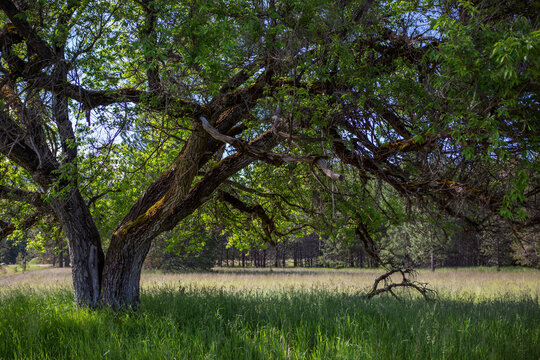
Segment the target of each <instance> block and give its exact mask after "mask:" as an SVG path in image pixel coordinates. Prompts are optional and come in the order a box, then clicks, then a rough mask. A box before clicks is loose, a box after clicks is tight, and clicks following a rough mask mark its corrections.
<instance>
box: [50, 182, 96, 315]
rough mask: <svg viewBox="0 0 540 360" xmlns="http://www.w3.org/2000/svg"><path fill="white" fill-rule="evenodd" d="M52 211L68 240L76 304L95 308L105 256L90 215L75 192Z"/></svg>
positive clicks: (54, 204) (56, 203) (55, 203)
mask: <svg viewBox="0 0 540 360" xmlns="http://www.w3.org/2000/svg"><path fill="white" fill-rule="evenodd" d="M52 207H53V209H54V212H55V214H56V216H57V218H58V220H59V221H60V223H61V225H62V229H63V230H64V233H65V234H66V236H67V238H68V246H69V256H70V263H71V267H72V276H73V287H74V290H75V302H76V303H77V304H78V305H86V306H95V305H96V304H97V301H98V298H99V293H100V289H101V274H102V270H103V264H104V254H103V250H102V248H101V241H100V236H99V232H98V230H97V228H96V225H95V224H94V222H93V220H92V216H91V214H90V211H89V210H88V207H87V206H86V203H85V202H84V200H83V198H82V197H81V194H80V193H79V191H78V190H73V191H72V192H71V194H70V195H69V196H68V198H67V199H65V200H61V199H56V200H53V202H52ZM60 263H62V259H60Z"/></svg>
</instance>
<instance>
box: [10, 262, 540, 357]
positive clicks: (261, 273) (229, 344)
mask: <svg viewBox="0 0 540 360" xmlns="http://www.w3.org/2000/svg"><path fill="white" fill-rule="evenodd" d="M377 274H379V272H378V271H376V270H324V269H314V270H305V269H274V270H273V271H269V270H258V269H249V270H245V271H242V270H239V269H232V270H231V269H218V270H217V271H216V272H213V273H188V274H159V273H147V274H144V275H143V294H142V297H141V309H140V310H139V311H138V312H136V313H133V312H123V313H115V312H112V311H110V310H89V309H80V308H76V307H74V306H73V297H72V294H71V288H70V281H71V275H70V272H69V269H49V270H43V271H35V272H27V273H24V274H21V273H16V274H9V275H3V276H2V275H1V274H0V359H289V358H290V359H540V303H539V297H540V272H539V271H537V270H531V269H505V270H503V271H500V272H495V271H493V270H492V269H482V268H479V269H478V268H476V269H441V270H438V271H436V272H435V273H431V272H429V271H420V272H419V274H418V280H420V281H427V282H430V283H431V284H432V286H433V288H435V289H436V290H437V291H438V296H437V298H436V299H435V300H434V301H425V300H423V299H421V298H419V297H418V296H415V295H414V294H405V293H404V294H402V295H403V299H402V300H401V301H398V300H396V299H394V298H392V297H388V296H383V297H379V298H375V299H372V300H366V299H365V298H364V297H363V296H362V294H363V292H364V290H365V289H366V288H367V287H368V286H369V285H370V284H371V282H372V281H373V279H374V277H375V276H377Z"/></svg>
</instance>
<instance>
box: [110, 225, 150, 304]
mask: <svg viewBox="0 0 540 360" xmlns="http://www.w3.org/2000/svg"><path fill="white" fill-rule="evenodd" d="M119 236H121V235H116V234H115V235H113V237H112V239H111V245H110V246H109V249H108V250H107V257H106V261H105V267H104V269H103V282H102V291H101V298H100V303H101V304H102V305H107V306H111V307H112V308H114V309H120V308H132V309H137V308H138V306H139V294H140V279H141V270H142V265H143V263H144V259H145V258H146V255H147V254H148V251H149V250H150V245H151V244H152V241H151V240H152V239H149V238H145V237H136V236H131V237H125V238H122V239H121V240H119Z"/></svg>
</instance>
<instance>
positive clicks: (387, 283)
mask: <svg viewBox="0 0 540 360" xmlns="http://www.w3.org/2000/svg"><path fill="white" fill-rule="evenodd" d="M397 273H399V274H401V278H402V279H401V282H398V283H396V282H393V281H392V279H391V276H392V275H394V274H397ZM409 276H414V272H413V270H412V269H407V268H406V269H403V268H393V269H390V270H388V271H387V272H386V273H384V274H382V275H381V276H379V277H378V278H377V279H375V282H374V283H373V287H372V288H371V291H370V292H369V293H367V295H366V296H367V298H368V299H371V298H372V297H374V296H376V295H380V294H383V293H385V292H388V293H390V294H391V295H392V296H394V297H395V298H397V299H399V297H398V296H397V295H396V294H395V293H394V291H393V289H395V288H398V287H406V288H412V289H414V290H416V291H418V292H419V293H420V294H422V296H423V297H424V299H426V300H430V299H431V295H435V294H436V291H435V290H433V289H431V288H429V286H428V284H427V283H422V282H418V281H411V280H410V279H409ZM381 282H382V283H383V284H384V286H383V287H379V284H380V283H381Z"/></svg>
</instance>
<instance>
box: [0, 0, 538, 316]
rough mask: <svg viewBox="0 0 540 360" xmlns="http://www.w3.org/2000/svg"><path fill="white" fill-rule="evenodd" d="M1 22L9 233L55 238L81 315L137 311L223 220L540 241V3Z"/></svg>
mask: <svg viewBox="0 0 540 360" xmlns="http://www.w3.org/2000/svg"><path fill="white" fill-rule="evenodd" d="M0 9H1V10H2V12H1V13H0V19H1V20H0V21H1V31H0V54H1V63H0V83H1V84H0V85H1V93H0V100H1V110H0V174H1V177H0V199H1V200H0V202H1V204H2V207H1V208H0V229H1V230H0V231H1V232H0V236H7V235H8V234H10V233H12V232H13V231H16V229H27V228H30V227H32V226H54V224H58V225H59V226H60V227H61V228H62V230H63V232H64V234H65V235H66V237H67V239H68V244H69V248H70V256H71V263H72V266H73V280H74V288H75V297H76V300H77V302H79V303H81V304H90V305H95V304H97V303H102V304H106V305H111V306H113V307H122V306H136V304H137V302H138V298H139V278H140V271H141V266H142V263H143V261H144V259H145V257H146V254H147V253H148V250H149V249H150V245H151V243H152V240H153V239H154V238H156V236H158V235H160V234H162V233H164V232H167V231H170V230H172V229H173V228H175V227H177V226H178V229H180V231H181V230H182V229H183V226H185V229H188V228H189V227H190V226H191V225H190V222H193V221H195V222H197V221H198V222H205V221H206V219H207V218H208V219H209V218H212V217H213V220H212V221H210V220H208V221H206V223H212V224H217V225H218V226H221V227H222V228H225V227H228V228H229V229H234V231H233V233H234V236H233V237H234V239H235V241H238V242H239V243H242V242H246V243H247V242H250V241H253V242H257V241H266V242H269V243H274V242H275V241H278V240H279V238H280V237H283V236H287V235H288V234H292V233H296V232H302V231H306V229H307V228H311V229H316V230H317V231H319V232H321V233H323V232H326V233H327V234H329V236H343V237H348V238H354V237H356V238H360V239H361V240H362V242H363V243H364V246H365V247H366V250H367V251H368V252H370V253H373V255H374V256H377V257H379V256H380V254H379V253H378V252H377V249H376V246H375V244H374V241H373V236H374V234H377V232H380V231H381V229H383V228H385V226H386V225H385V224H389V223H396V224H397V223H399V222H400V221H402V219H403V218H405V217H407V216H408V214H410V211H411V210H410V209H411V208H414V209H422V211H424V212H425V213H426V214H430V215H431V216H433V217H434V218H437V216H441V214H444V216H451V217H454V218H459V219H461V221H462V222H464V223H465V224H467V226H471V227H482V226H485V225H486V224H487V223H488V222H493V221H494V220H493V219H495V220H496V221H498V222H501V223H504V224H506V226H507V227H508V228H509V229H511V230H512V231H513V232H514V234H516V235H519V233H520V232H522V231H526V230H527V229H531V228H533V227H535V226H538V224H540V214H539V212H538V210H537V209H538V196H537V195H538V193H539V192H540V181H539V177H540V171H539V170H540V161H539V151H540V117H539V108H538V104H539V98H538V79H539V78H540V67H539V61H540V60H539V56H538V55H539V51H540V50H539V49H540V47H539V44H540V31H539V30H538V20H539V19H538V14H540V12H539V11H538V6H537V5H536V2H533V1H509V2H504V3H501V2H494V1H487V0H478V1H462V0H456V1H450V0H440V1H436V0H433V1H371V0H358V1H354V0H353V1H347V0H344V1H343V0H336V1H328V0H324V1H323V0H309V1H304V0H303V1H295V0H290V1H278V0H268V1H259V0H253V1H251V0H238V1H235V0H234V1H221V0H204V1H189V2H182V1H170V0H135V1H99V0H98V1H84V0H81V1H77V0H52V1H38V0H18V1H16V0H0ZM194 213H195V215H196V216H195V217H193V216H192V217H191V218H189V217H190V215H192V214H194ZM409 216H410V215H409ZM488 220H489V221H488ZM179 224H180V225H179ZM231 231H232V230H231ZM104 249H105V250H106V251H104Z"/></svg>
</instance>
